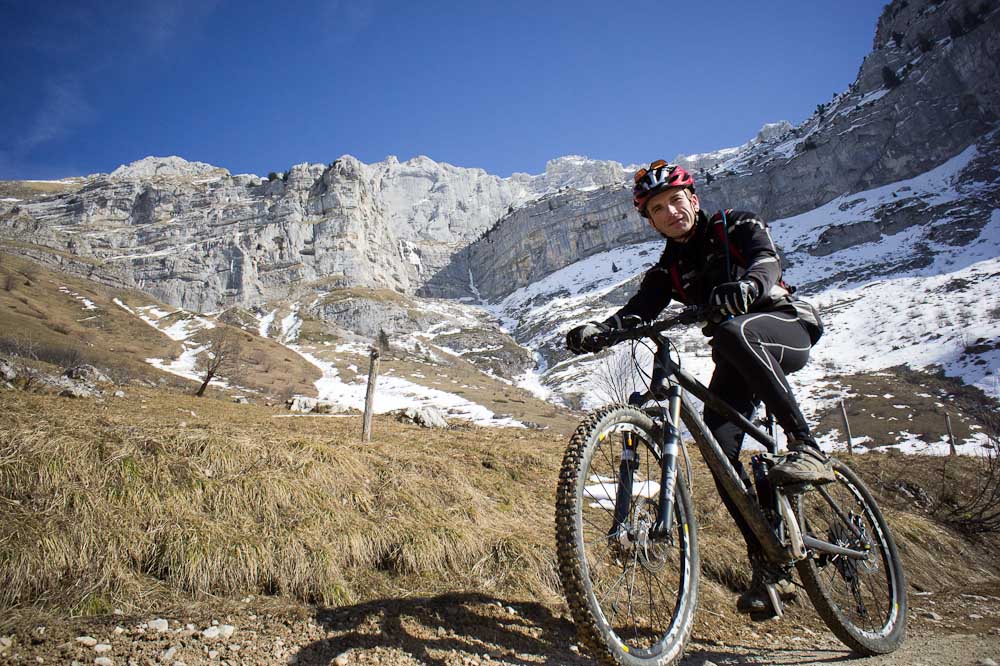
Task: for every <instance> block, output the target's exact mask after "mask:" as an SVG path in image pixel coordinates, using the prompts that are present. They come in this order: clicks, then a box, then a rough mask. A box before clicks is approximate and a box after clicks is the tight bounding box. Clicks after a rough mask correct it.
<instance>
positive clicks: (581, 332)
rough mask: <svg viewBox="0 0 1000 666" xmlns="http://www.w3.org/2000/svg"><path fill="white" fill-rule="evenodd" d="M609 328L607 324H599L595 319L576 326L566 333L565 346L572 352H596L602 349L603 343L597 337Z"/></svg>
mask: <svg viewBox="0 0 1000 666" xmlns="http://www.w3.org/2000/svg"><path fill="white" fill-rule="evenodd" d="M610 330H611V327H610V326H608V325H607V324H599V323H598V322H596V321H592V322H588V323H586V324H583V325H582V326H577V327H576V328H573V329H570V332H569V333H567V334H566V348H567V349H569V350H570V351H571V352H573V353H574V354H586V353H588V352H590V353H597V352H599V351H601V350H602V349H604V345H603V344H601V342H600V341H599V339H598V338H599V336H600V335H601V334H602V333H607V332H608V331H610Z"/></svg>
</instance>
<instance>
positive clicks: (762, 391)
mask: <svg viewBox="0 0 1000 666" xmlns="http://www.w3.org/2000/svg"><path fill="white" fill-rule="evenodd" d="M711 344H712V358H713V360H714V361H715V373H714V374H713V375H712V381H711V382H710V383H709V385H708V387H709V389H710V390H711V391H712V392H713V393H715V394H716V395H718V396H719V397H720V398H722V399H723V400H725V401H726V403H727V404H729V405H730V406H731V407H733V408H734V409H735V410H736V411H738V412H740V413H741V414H743V415H744V416H745V417H747V418H748V419H749V418H751V416H752V415H753V412H754V409H755V408H756V407H757V405H758V404H759V403H760V401H761V400H763V401H764V404H765V405H767V407H768V409H770V411H771V414H773V415H774V417H775V419H776V420H777V421H778V425H780V426H781V428H782V429H783V430H784V431H785V434H786V435H787V436H788V437H789V438H792V437H794V438H797V439H805V440H806V441H810V442H811V441H812V438H811V436H810V434H809V426H808V424H806V420H805V418H804V417H803V416H802V411H801V410H800V409H799V405H798V403H797V402H796V401H795V396H793V395H792V390H791V388H790V387H789V386H788V380H787V379H786V378H785V374H786V373H790V372H795V371H796V370H798V369H800V368H802V367H803V366H804V365H805V364H806V361H807V360H808V359H809V349H810V347H811V346H812V343H811V341H810V339H809V333H808V331H806V328H805V326H804V325H803V324H802V322H801V320H799V318H798V317H797V316H796V315H795V314H792V313H786V312H783V311H778V312H755V313H752V314H748V315H742V316H740V317H734V318H733V319H730V320H729V321H727V322H724V323H723V324H721V325H720V326H719V327H718V328H717V329H716V332H715V335H714V336H713V337H712V343H711ZM705 424H706V425H707V426H708V427H709V429H710V430H711V431H712V434H713V435H715V438H716V439H717V440H718V442H719V445H720V446H721V447H722V450H723V451H725V452H726V456H728V458H729V460H730V462H732V463H733V466H734V467H735V468H736V472H737V473H738V474H739V476H740V478H741V479H743V482H744V483H745V484H746V485H747V487H748V488H749V487H750V482H749V476H748V475H747V473H746V471H745V470H744V469H743V465H742V464H741V463H740V460H739V455H740V449H741V448H742V446H743V431H742V430H740V429H739V428H738V427H737V426H736V425H734V424H732V423H729V422H728V421H726V420H725V419H724V418H723V417H722V416H720V415H718V414H716V413H715V412H713V411H712V410H710V409H708V408H707V407H706V408H705ZM716 486H718V487H719V493H720V494H721V495H722V500H723V502H724V503H725V505H726V508H727V509H729V513H730V514H731V515H732V516H733V519H734V520H735V521H736V525H737V526H738V527H739V528H740V532H742V533H743V538H744V539H745V540H746V542H747V550H748V551H750V552H751V553H753V552H760V544H759V542H758V541H757V537H756V536H754V534H753V531H752V530H751V529H750V526H749V525H747V524H746V521H745V520H743V516H742V515H740V512H739V510H738V509H737V508H736V505H735V504H733V502H732V500H730V499H729V497H728V496H727V495H726V493H725V492H723V491H722V486H721V485H720V484H719V482H718V479H716Z"/></svg>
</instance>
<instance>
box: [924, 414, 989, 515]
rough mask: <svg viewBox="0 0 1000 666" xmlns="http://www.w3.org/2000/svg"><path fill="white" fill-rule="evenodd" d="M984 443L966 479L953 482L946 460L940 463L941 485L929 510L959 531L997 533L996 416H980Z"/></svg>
mask: <svg viewBox="0 0 1000 666" xmlns="http://www.w3.org/2000/svg"><path fill="white" fill-rule="evenodd" d="M983 420H984V421H985V423H986V424H987V436H988V438H989V440H988V444H987V446H986V448H985V451H986V453H985V455H983V456H980V457H978V458H976V459H975V460H976V462H975V470H974V472H973V473H972V474H971V475H968V476H969V477H970V478H968V479H964V482H962V483H956V482H955V479H952V478H950V476H949V473H948V472H949V470H948V465H949V459H948V457H946V458H945V459H944V462H943V463H942V465H941V488H940V491H939V496H938V501H937V503H936V506H935V507H934V510H933V512H934V513H935V514H936V515H937V517H938V518H939V519H941V520H942V521H943V522H945V523H948V524H949V525H951V526H952V527H954V528H955V529H956V530H958V531H959V532H962V533H963V534H970V535H971V534H995V533H998V532H1000V417H998V416H997V415H995V414H986V415H984V418H983Z"/></svg>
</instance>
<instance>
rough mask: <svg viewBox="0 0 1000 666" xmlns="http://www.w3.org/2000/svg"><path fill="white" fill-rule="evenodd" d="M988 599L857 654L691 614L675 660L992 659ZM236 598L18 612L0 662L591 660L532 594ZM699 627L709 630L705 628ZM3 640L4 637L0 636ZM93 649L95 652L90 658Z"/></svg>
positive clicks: (969, 663)
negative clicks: (892, 647)
mask: <svg viewBox="0 0 1000 666" xmlns="http://www.w3.org/2000/svg"><path fill="white" fill-rule="evenodd" d="M980 598H983V597H980ZM956 599H959V598H958V597H956ZM988 599H989V600H990V601H989V603H986V604H984V603H983V602H981V601H978V600H977V601H976V603H977V604H978V605H977V606H976V607H975V608H974V609H973V610H975V611H976V612H975V613H973V615H975V616H976V617H975V619H973V620H967V619H966V618H967V617H968V614H969V610H970V607H969V606H968V604H966V603H962V602H961V601H960V600H959V601H956V603H955V604H954V605H953V606H952V607H949V608H944V606H943V604H940V603H939V604H938V605H936V606H935V609H936V612H935V613H934V615H935V617H936V619H935V618H931V617H928V615H929V614H925V613H924V612H923V611H919V610H917V611H914V613H913V614H912V615H911V622H910V626H911V630H910V632H909V636H908V638H907V640H906V642H905V643H904V646H903V647H902V648H901V649H900V650H899V651H897V652H896V653H894V654H891V655H887V656H884V657H874V658H870V659H864V660H858V659H857V658H855V657H853V656H852V655H851V654H850V653H849V652H848V651H847V650H846V649H845V648H844V647H843V645H841V644H840V643H839V642H837V641H836V639H835V638H834V637H833V636H832V635H831V634H829V632H827V631H825V630H822V629H819V628H817V629H810V628H809V626H807V624H805V623H804V621H805V620H807V619H808V618H805V617H801V618H799V619H798V620H796V619H794V618H793V619H789V618H788V617H786V619H785V620H783V621H782V622H766V623H760V624H749V623H746V622H743V623H735V624H733V623H730V622H726V621H723V622H720V623H719V624H715V625H711V624H708V623H706V624H703V625H702V626H703V627H704V629H703V630H701V631H698V630H696V632H695V639H694V640H693V641H692V642H691V643H690V644H689V646H688V650H687V654H686V657H685V658H684V660H683V662H682V663H683V664H684V665H685V666H711V665H712V664H714V665H715V666H742V665H750V664H772V665H775V666H807V665H810V664H848V663H850V664H863V665H864V666H890V665H891V666H904V665H905V666H988V665H989V664H990V663H997V662H1000V598H996V597H989V598H988ZM244 602H245V603H243V604H240V605H239V606H235V607H232V608H230V609H229V610H228V611H227V612H220V613H218V614H215V615H214V616H212V615H208V616H206V615H204V614H201V613H195V612H190V611H189V612H187V613H184V612H178V613H174V614H163V615H158V616H148V617H128V616H124V615H118V616H115V615H111V616H105V617H101V618H89V619H59V620H56V621H51V622H44V621H43V620H32V621H30V622H29V621H27V620H23V621H21V622H19V623H17V624H16V625H14V626H11V627H7V629H6V630H5V631H3V632H0V638H3V639H6V641H3V640H0V647H2V649H0V663H2V664H7V663H10V664H28V663H31V664H34V663H47V664H74V663H76V664H79V665H80V666H83V665H89V664H98V665H100V664H104V665H106V666H118V665H126V664H157V665H158V664H170V665H171V666H179V665H180V664H183V665H185V666H191V665H193V664H229V665H235V664H254V665H256V664H300V665H302V666H318V665H323V666H327V665H329V664H335V665H336V666H344V665H345V664H357V665H367V666H415V665H418V664H426V665H428V666H487V665H491V666H492V665H496V666H500V665H509V666H529V665H532V664H544V665H551V666H562V665H567V666H575V665H582V664H592V663H594V662H593V661H592V660H590V659H589V658H588V657H586V656H585V655H581V654H580V652H579V651H578V649H577V648H576V646H575V645H574V643H575V634H574V630H573V626H572V624H571V623H570V621H569V620H568V619H567V618H566V617H564V616H562V615H561V614H560V613H559V612H558V611H553V609H552V608H550V607H547V606H544V605H542V604H538V603H533V602H517V601H508V600H502V599H497V598H494V597H490V596H487V595H482V594H478V593H467V594H461V593H459V594H447V595H442V596H437V597H432V598H400V599H386V600H382V601H377V602H371V603H364V604H358V605H355V606H349V607H344V608H338V609H334V610H328V611H319V612H317V611H316V610H315V609H311V608H308V607H304V606H298V607H284V608H277V607H273V606H271V607H264V606H260V605H258V604H257V603H256V602H255V600H253V599H249V598H248V599H246V600H244ZM939 611H940V612H939ZM799 613H800V614H801V615H803V616H805V615H807V614H811V613H812V611H811V610H809V609H802V610H800V611H799ZM703 618H704V616H703ZM156 620H159V621H156ZM163 620H166V622H164V621H163ZM213 622H214V624H213ZM41 627H44V629H42V628H41ZM723 627H725V629H724V631H723ZM707 634H714V635H717V636H719V638H718V639H715V640H712V639H709V638H707V637H706V635H707ZM7 641H9V642H10V645H9V646H6V647H3V646H4V645H5V643H6V642H7ZM102 658H103V659H105V660H107V661H98V660H99V659H102ZM990 660H993V661H990Z"/></svg>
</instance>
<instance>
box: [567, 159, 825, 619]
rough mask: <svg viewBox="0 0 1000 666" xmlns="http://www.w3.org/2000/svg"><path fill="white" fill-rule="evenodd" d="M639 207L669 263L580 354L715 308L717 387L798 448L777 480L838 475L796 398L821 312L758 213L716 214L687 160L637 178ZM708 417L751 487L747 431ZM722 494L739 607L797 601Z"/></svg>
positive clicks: (580, 345) (588, 331) (572, 334)
mask: <svg viewBox="0 0 1000 666" xmlns="http://www.w3.org/2000/svg"><path fill="white" fill-rule="evenodd" d="M634 180H635V185H634V187H633V190H632V194H633V203H634V204H635V207H636V209H637V210H638V211H639V214H640V215H642V216H643V217H645V218H646V220H647V221H648V222H649V224H650V225H652V227H653V228H654V229H656V231H657V232H659V233H660V234H661V235H662V236H664V237H665V238H666V241H667V242H666V247H665V248H664V250H663V254H662V255H661V257H660V259H659V261H658V262H657V263H656V265H654V266H653V267H652V268H651V269H649V270H648V271H647V272H646V274H645V275H644V276H643V279H642V283H641V284H640V286H639V290H638V291H637V292H636V294H635V295H634V296H633V297H632V298H631V299H630V300H629V301H628V303H626V304H625V306H624V307H622V308H621V309H620V310H618V312H616V313H615V314H614V315H612V316H611V317H609V318H608V319H606V320H605V321H603V322H590V323H587V324H583V325H581V326H577V327H575V328H573V329H572V330H570V331H569V333H568V334H567V336H566V346H567V347H568V348H569V349H570V350H571V351H573V352H574V353H577V354H581V353H586V352H597V351H600V349H601V348H602V343H601V334H603V333H607V332H610V331H614V330H621V329H625V328H631V327H632V326H635V325H638V324H639V323H641V322H644V321H647V322H648V321H652V320H653V319H655V318H656V316H657V315H659V313H660V312H661V311H662V310H663V309H664V308H665V307H666V306H667V305H668V304H669V303H670V301H671V300H677V301H680V302H681V303H684V304H686V305H702V306H711V307H712V308H713V309H714V310H715V311H716V312H718V313H719V315H718V316H717V317H715V318H714V320H713V321H710V322H709V323H708V325H707V326H706V328H705V333H706V335H708V336H710V338H711V340H710V343H709V344H710V345H711V347H712V358H713V360H714V361H715V371H714V373H713V374H712V379H711V382H710V383H709V389H710V390H711V391H712V392H713V393H715V394H716V395H718V396H719V397H721V398H722V399H723V400H725V401H726V403H727V404H729V405H730V406H731V407H733V408H734V409H736V410H737V411H738V412H740V413H742V414H743V415H744V416H746V417H747V418H748V419H749V418H751V417H752V414H753V412H754V410H755V408H756V407H757V405H758V404H759V403H760V401H763V402H764V404H766V405H767V407H768V409H769V410H770V411H771V413H772V414H774V416H775V418H776V419H777V421H778V424H779V425H780V426H781V428H782V429H783V430H784V431H785V434H786V436H787V439H788V450H789V453H788V455H787V456H786V457H785V459H784V461H782V462H781V463H780V464H778V465H776V466H774V467H773V468H772V469H771V472H770V474H769V477H768V478H769V479H770V481H771V482H772V483H774V484H775V485H782V484H791V483H801V482H811V483H825V482H828V481H832V480H834V476H833V468H832V466H831V464H830V461H829V458H828V457H827V456H826V455H825V454H823V452H822V451H820V448H819V446H818V445H817V444H816V440H815V439H814V438H813V436H812V435H811V434H810V431H809V425H808V424H807V423H806V420H805V418H804V417H803V416H802V412H801V410H800V409H799V406H798V403H797V402H796V400H795V396H794V395H792V391H791V388H790V387H789V385H788V380H787V379H786V377H785V374H786V373H789V372H794V371H796V370H798V369H800V368H802V367H803V366H804V365H805V363H806V361H807V359H808V358H809V350H810V348H811V347H812V346H813V345H814V344H816V342H817V340H819V337H820V336H821V335H822V332H823V327H822V323H821V322H820V319H819V316H818V314H817V313H816V310H815V309H814V308H813V307H812V306H811V305H809V304H808V303H806V302H805V301H802V300H800V299H797V298H795V297H793V296H792V294H791V291H790V288H789V287H787V286H786V285H785V284H784V282H783V281H782V280H781V264H780V259H779V257H778V253H777V250H776V249H775V246H774V242H773V241H772V240H771V235H770V233H769V232H768V229H767V226H766V225H765V224H764V222H763V221H762V220H760V218H758V217H757V216H756V215H755V214H754V213H749V212H743V211H733V210H725V211H719V212H718V213H716V214H715V215H713V216H712V217H711V218H709V217H708V216H707V215H706V214H705V213H704V211H702V210H701V207H700V202H699V201H698V195H697V194H695V183H694V179H693V178H692V177H691V175H690V174H689V173H688V172H687V171H686V170H685V169H684V168H683V167H680V166H676V165H671V164H667V163H666V162H665V161H663V160H657V161H656V162H653V163H652V164H650V165H649V167H648V168H643V169H639V171H637V172H636V174H635V178H634ZM704 418H705V423H706V425H708V427H709V428H710V429H711V430H712V433H713V435H714V436H715V438H716V439H717V440H718V442H719V444H720V446H721V447H722V449H723V450H724V451H725V453H726V455H727V456H728V458H729V460H730V461H731V462H732V464H733V466H734V467H735V469H736V471H737V473H738V474H739V476H740V478H741V479H742V480H743V482H744V484H745V485H746V486H747V488H750V487H751V485H750V480H749V476H748V475H747V472H746V470H745V469H744V468H743V465H742V464H741V463H740V460H739V453H740V449H741V448H742V445H743V432H742V431H741V430H740V429H739V428H738V427H737V426H736V425H735V424H732V423H729V422H727V421H726V420H725V419H724V418H723V417H722V416H720V415H718V414H716V413H715V412H713V411H712V410H710V409H708V408H707V407H706V409H705V413H704ZM716 485H717V486H718V487H719V489H720V494H721V496H722V499H723V501H724V502H725V504H726V508H727V509H729V513H730V514H731V515H732V516H733V519H734V520H735V522H736V524H737V526H738V527H739V529H740V532H742V533H743V538H744V539H745V541H746V544H747V554H748V556H749V558H750V562H751V565H752V567H753V577H752V580H751V584H750V588H749V589H748V590H747V592H746V593H744V594H743V595H741V596H740V598H739V600H738V602H737V608H738V609H739V610H740V611H741V612H745V613H761V612H765V611H767V610H768V609H769V608H770V603H769V602H768V599H767V590H766V586H765V585H766V583H767V582H773V583H776V585H777V588H778V591H779V593H780V594H781V595H782V596H784V597H786V598H790V597H792V596H794V587H793V586H792V584H791V581H790V579H789V576H788V573H787V572H785V571H775V570H772V569H770V568H769V567H768V565H767V564H766V562H765V559H764V557H763V549H762V548H761V546H760V543H759V542H758V540H757V537H756V536H755V535H754V534H753V531H752V530H751V529H750V526H749V525H748V524H747V523H746V521H745V520H744V519H743V516H742V515H741V514H740V512H739V510H738V509H737V508H736V505H735V504H734V503H733V502H732V500H730V499H729V497H728V495H727V494H726V493H725V492H724V491H722V490H721V488H722V487H721V485H720V484H719V481H718V479H716Z"/></svg>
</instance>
